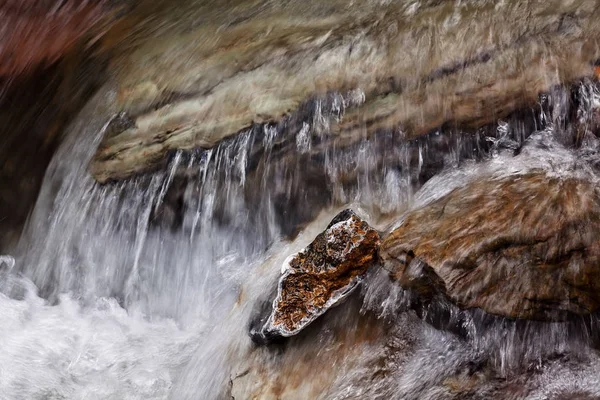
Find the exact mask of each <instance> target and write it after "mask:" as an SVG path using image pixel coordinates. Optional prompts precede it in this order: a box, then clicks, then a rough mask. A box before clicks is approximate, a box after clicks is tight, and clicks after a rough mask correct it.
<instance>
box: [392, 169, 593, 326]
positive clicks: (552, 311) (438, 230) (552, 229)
mask: <svg viewBox="0 0 600 400" xmlns="http://www.w3.org/2000/svg"><path fill="white" fill-rule="evenodd" d="M599 229H600V192H599V191H598V188H597V187H596V185H595V184H594V183H593V182H591V181H589V180H587V179H584V178H579V177H554V176H550V175H548V174H547V173H544V172H532V173H529V174H526V175H517V176H512V177H505V178H495V179H494V178H490V179H487V180H486V179H482V180H478V181H476V182H473V183H471V184H468V185H466V186H465V187H462V188H459V189H455V190H454V191H452V192H451V193H449V194H448V195H446V196H444V197H442V198H441V199H438V200H436V201H434V202H432V203H430V204H428V205H426V206H424V207H422V208H420V209H417V210H415V211H412V212H409V213H408V215H406V217H405V219H404V220H403V222H402V224H401V226H400V227H398V228H397V229H396V230H394V231H393V232H392V233H391V235H389V236H388V237H387V238H386V239H385V240H384V242H383V244H382V246H381V249H380V257H381V260H382V263H383V266H384V268H386V269H388V270H389V271H391V274H392V275H393V276H394V277H395V278H396V279H397V280H398V281H399V283H400V284H401V285H402V286H403V287H405V288H407V289H412V290H414V291H415V292H417V293H418V294H419V295H420V296H421V297H422V298H431V297H433V296H436V295H439V294H441V295H443V296H447V298H449V299H450V300H451V301H453V302H454V303H456V304H457V305H458V306H460V307H461V308H481V309H483V310H484V311H486V312H488V313H492V314H497V315H501V316H505V317H509V318H527V319H537V320H553V319H563V318H567V317H568V316H569V315H573V314H579V315H585V314H588V313H591V312H594V311H596V310H598V309H599V308H600V238H599V237H598V234H597V232H599Z"/></svg>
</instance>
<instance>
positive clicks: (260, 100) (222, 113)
mask: <svg viewBox="0 0 600 400" xmlns="http://www.w3.org/2000/svg"><path fill="white" fill-rule="evenodd" d="M534 3H535V2H531V3H514V4H513V3H507V4H499V5H498V6H497V7H490V6H489V4H487V3H485V2H484V3H481V2H477V1H468V2H464V3H461V4H460V5H453V6H452V7H450V8H449V3H446V2H432V4H430V5H429V6H423V7H416V8H415V9H414V10H412V11H409V9H407V8H406V7H407V6H406V4H405V3H404V2H386V4H385V5H383V4H382V5H381V7H376V8H373V7H370V6H369V5H366V4H365V5H362V4H361V5H359V4H357V3H356V2H350V1H349V0H339V1H336V2H335V4H334V3H331V4H330V3H328V5H327V7H326V9H323V6H322V2H321V1H316V0H311V1H308V2H303V3H302V4H297V5H294V4H291V3H290V4H289V6H286V7H284V8H283V9H282V8H281V7H279V6H276V5H275V4H276V3H273V4H269V3H268V2H267V3H265V4H264V8H261V12H255V13H249V14H246V13H244V12H243V10H244V9H246V6H251V4H252V2H250V1H247V0H240V5H242V4H244V7H240V8H239V10H238V9H237V7H234V8H235V9H236V10H235V11H234V10H233V9H232V7H231V6H230V5H229V3H224V4H223V5H219V6H216V5H215V7H217V8H216V9H214V10H213V9H212V7H211V9H210V10H209V9H207V10H205V12H202V13H200V14H199V15H194V18H201V19H205V21H204V22H203V23H199V22H197V23H194V26H192V27H190V28H189V29H188V30H186V32H185V34H182V33H181V32H170V33H168V34H167V33H166V32H165V34H161V37H160V38H156V40H147V41H146V44H145V45H143V46H140V47H139V48H138V49H136V51H133V52H129V53H128V54H127V56H126V57H124V59H123V60H121V62H120V65H121V66H122V71H121V72H120V74H119V76H118V79H117V81H116V82H115V84H116V86H117V88H116V90H117V93H118V96H117V97H118V98H119V101H118V107H119V108H122V109H123V110H125V111H127V112H129V113H130V114H132V117H133V118H135V127H132V128H130V129H127V130H126V131H124V132H122V133H120V134H119V135H115V136H112V137H108V136H107V137H105V140H103V141H102V143H101V144H100V146H99V147H98V151H97V152H96V154H95V156H94V157H93V159H92V160H91V164H90V171H91V173H92V175H93V176H94V177H95V179H96V180H98V181H99V182H107V181H112V180H120V179H126V178H129V177H131V176H133V175H135V174H138V173H143V172H146V171H148V170H152V169H154V168H156V167H159V166H161V165H162V163H163V162H164V160H165V158H166V157H167V156H168V154H169V152H170V151H172V150H186V149H193V148H204V149H207V148H213V147H214V146H215V145H218V143H220V142H221V141H222V140H224V139H225V138H228V137H231V136H234V135H236V134H238V133H239V132H244V131H245V130H247V129H248V128H249V127H251V126H253V125H255V124H262V123H273V124H278V123H286V121H287V120H288V119H289V117H290V116H292V118H293V115H294V114H295V113H299V112H300V111H301V109H302V107H303V105H304V104H306V103H307V102H308V101H309V99H311V98H315V97H317V98H318V97H319V96H322V95H324V94H325V93H329V92H337V93H341V94H343V93H346V92H348V91H351V92H356V93H358V92H360V96H359V97H360V99H359V101H351V100H350V99H348V98H344V99H343V100H342V101H338V102H337V104H336V109H337V110H338V112H336V113H333V114H330V115H327V114H326V113H323V115H321V116H320V118H319V119H318V120H317V121H306V122H307V123H312V122H318V123H319V124H321V125H323V129H322V131H323V132H329V133H330V134H331V135H333V136H335V137H338V138H340V140H342V141H344V142H345V144H346V145H350V144H352V143H356V142H357V141H359V140H360V139H361V138H364V137H373V136H374V135H376V134H377V133H378V132H380V131H381V130H389V131H392V132H395V135H396V136H398V137H399V138H405V137H406V138H416V137H419V136H421V135H424V134H427V133H428V132H430V131H432V130H435V129H438V128H439V127H441V126H443V125H444V124H448V125H452V126H461V127H466V128H470V129H475V128H479V127H480V126H482V125H485V124H488V123H491V122H493V121H497V120H498V119H499V118H505V117H506V116H507V115H509V114H511V113H512V112H514V111H515V110H519V109H529V108H535V107H536V106H537V104H538V102H539V99H538V94H539V93H541V92H546V91H548V90H549V88H551V87H552V86H554V85H558V84H563V83H570V82H573V81H576V80H577V79H579V78H581V77H591V76H593V74H594V70H593V68H592V65H591V61H592V60H594V59H597V58H598V51H597V49H596V46H595V45H592V44H591V43H595V38H596V37H597V36H598V29H599V27H598V26H596V24H593V23H591V21H595V20H596V19H597V17H598V13H599V12H600V11H599V10H598V9H597V7H596V6H595V2H594V1H582V2H575V3H565V2H551V3H548V2H545V3H535V4H534ZM350 4H351V5H352V6H351V7H350V6H349V5H350ZM223 8H225V9H223ZM409 8H411V7H409ZM450 9H453V10H455V11H453V13H455V15H463V16H466V15H471V14H477V16H478V21H479V23H478V24H475V25H473V24H472V23H471V22H472V21H471V18H470V17H461V18H458V19H457V20H456V21H455V22H454V23H452V24H447V23H445V22H442V21H443V20H440V21H437V22H433V25H432V21H431V20H430V17H429V16H430V15H440V16H442V15H447V14H446V13H448V11H449V10H450ZM237 12H242V14H241V15H238V16H237V17H234V15H233V14H235V13H237ZM407 13H409V14H410V15H411V17H410V18H409V20H410V24H407V23H406V18H407ZM413 13H414V14H413ZM190 15H193V14H192V13H190ZM299 15H302V21H303V23H302V24H301V25H298V23H297V18H298V16H299ZM522 15H530V16H531V18H530V19H528V21H527V26H526V27H523V26H522V24H523V22H522V18H521V16H522ZM565 16H569V17H568V18H567V17H565ZM448 17H449V16H448ZM444 18H446V17H444ZM499 21H501V23H499ZM182 24H183V22H182V21H178V23H177V24H173V25H174V26H181V25H182ZM432 26H436V27H437V28H439V29H438V30H435V34H434V31H432V30H431V29H432V28H431V27H432ZM574 27H585V28H582V29H573V28H574ZM490 29H491V31H490ZM497 29H500V30H501V32H502V35H496V34H495V32H496V30H497ZM415 32H419V34H418V35H417V34H415ZM464 32H469V33H468V35H465V34H464ZM490 32H492V33H493V34H490ZM496 36H498V37H502V40H493V41H490V38H493V37H496ZM423 37H431V38H435V40H434V42H435V43H437V45H436V46H433V47H431V48H429V49H430V50H429V51H423V48H424V47H423V44H422V43H421V42H420V40H421V39H419V38H423ZM248 38H253V40H252V41H248ZM457 38H460V40H457ZM541 44H543V45H541ZM584 44H585V45H584ZM437 46H441V47H440V48H439V49H438V48H437ZM572 46H576V47H578V48H579V47H580V48H581V49H580V51H577V52H565V51H564V50H563V49H565V48H569V47H572ZM442 48H443V51H440V49H442ZM149 59H151V60H153V61H152V63H148V60H149ZM548 59H553V60H555V62H553V63H548V62H547V60H548ZM365 71H368V73H365ZM248 88H252V90H248ZM354 89H360V91H359V90H354ZM342 114H343V115H342ZM341 116H343V118H341ZM313 125H314V124H313ZM313 128H314V126H313Z"/></svg>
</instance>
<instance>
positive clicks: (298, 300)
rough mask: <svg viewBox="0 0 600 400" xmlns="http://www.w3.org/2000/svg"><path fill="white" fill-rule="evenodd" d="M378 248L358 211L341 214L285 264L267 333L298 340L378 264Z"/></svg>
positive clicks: (377, 242)
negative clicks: (368, 270) (357, 213)
mask: <svg viewBox="0 0 600 400" xmlns="http://www.w3.org/2000/svg"><path fill="white" fill-rule="evenodd" d="M379 244H380V239H379V234H378V232H377V231H376V230H374V229H373V228H371V227H370V226H369V225H368V224H367V223H366V222H365V221H363V220H362V219H360V218H359V217H358V216H357V215H356V214H354V212H352V211H351V210H345V211H343V212H341V213H340V214H338V215H337V216H336V217H335V218H334V219H333V220H332V222H331V223H330V225H329V226H328V227H327V229H326V230H325V231H324V232H322V233H321V234H319V235H318V236H317V237H316V238H315V240H314V241H313V242H312V243H311V244H310V245H308V247H306V248H305V249H304V250H302V251H300V252H299V253H297V254H294V255H293V256H291V257H290V258H288V260H286V262H285V263H284V265H283V269H282V276H281V278H280V280H279V286H278V291H277V298H276V299H275V301H274V302H273V310H272V312H271V315H270V316H269V319H268V320H267V323H266V325H265V327H264V328H263V332H264V334H265V335H266V336H280V337H289V336H293V335H295V334H297V333H298V332H300V331H301V330H302V329H304V328H305V327H306V326H307V325H308V324H310V323H311V322H313V321H314V320H315V319H316V318H318V317H319V316H320V315H322V314H323V313H325V312H326V311H327V310H328V309H329V308H331V307H333V306H335V305H336V304H337V303H339V302H340V301H341V300H343V299H344V298H345V297H347V296H348V295H349V294H350V293H351V292H352V291H353V290H354V289H355V288H356V286H357V285H358V283H359V282H360V280H361V277H362V276H363V275H364V274H365V272H366V271H367V269H368V268H369V267H370V266H371V265H373V263H374V262H375V261H376V259H377V250H378V248H379Z"/></svg>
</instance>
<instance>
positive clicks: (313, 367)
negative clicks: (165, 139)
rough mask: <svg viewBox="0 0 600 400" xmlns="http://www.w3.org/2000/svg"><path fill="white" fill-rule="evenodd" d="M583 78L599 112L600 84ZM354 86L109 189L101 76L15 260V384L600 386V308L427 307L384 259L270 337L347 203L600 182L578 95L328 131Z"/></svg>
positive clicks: (300, 395) (176, 394)
mask: <svg viewBox="0 0 600 400" xmlns="http://www.w3.org/2000/svg"><path fill="white" fill-rule="evenodd" d="M580 90H581V91H582V93H583V94H584V97H583V98H585V100H586V102H582V104H581V109H580V110H579V112H580V118H582V119H584V118H585V117H586V113H587V112H589V110H590V109H591V108H592V107H594V106H598V103H599V99H600V93H599V92H598V89H597V87H596V86H595V84H593V83H591V82H586V83H583V84H582V86H581V89H580ZM357 93H358V94H360V92H354V93H353V95H357ZM336 96H339V98H338V101H337V102H336V101H333V102H330V106H328V107H326V106H323V104H325V103H320V102H319V101H315V102H314V103H312V105H311V111H310V112H309V113H308V114H307V116H306V117H304V119H303V120H302V121H301V122H302V123H301V124H296V125H291V127H290V126H287V127H282V126H277V125H269V124H256V125H255V126H253V127H251V128H249V129H248V130H246V131H244V132H242V133H240V134H238V135H236V136H235V137H233V138H231V139H226V140H224V141H223V142H221V143H220V144H219V145H218V146H216V147H215V148H213V149H211V150H203V151H200V150H197V151H186V152H176V153H173V154H172V156H171V159H170V163H169V166H168V167H167V168H166V169H164V170H159V171H156V172H153V173H149V174H145V175H141V176H138V177H134V178H132V179H130V180H126V181H123V182H119V183H110V184H106V185H100V184H98V183H96V182H95V181H94V180H93V178H92V177H91V176H90V174H89V172H88V170H87V166H88V163H89V160H90V158H91V157H92V155H93V153H94V151H95V149H96V148H97V146H98V143H99V142H100V140H101V139H102V136H103V133H104V129H105V128H106V126H107V123H108V122H109V120H110V119H111V118H112V117H113V116H114V115H115V111H116V110H115V109H114V107H113V106H112V104H113V103H114V97H115V93H114V92H112V91H111V89H110V87H108V88H105V89H103V90H101V91H100V92H99V93H98V94H97V95H96V96H95V97H94V99H93V100H92V101H90V103H89V104H88V105H87V106H86V107H85V109H84V110H83V111H82V112H81V114H80V115H79V116H78V117H77V119H76V120H75V122H74V123H73V124H72V125H71V126H70V128H69V133H68V136H67V139H66V140H65V141H64V142H63V143H62V145H61V147H60V149H59V150H58V151H57V153H56V154H55V156H54V158H53V160H52V162H51V164H50V166H49V168H48V170H47V172H46V176H45V178H44V183H43V187H42V189H41V192H40V194H39V197H38V201H37V204H36V206H35V209H34V211H33V213H32V215H31V216H30V218H29V221H28V224H27V228H26V230H25V232H24V234H23V236H22V238H21V241H20V243H19V244H18V246H16V247H15V248H14V249H12V251H11V252H10V254H6V255H3V256H2V257H0V321H2V323H1V324H0V343H2V351H0V399H7V400H8V399H10V400H13V399H15V400H16V399H167V398H170V399H177V400H180V399H182V400H183V399H221V398H232V397H233V398H235V399H242V398H253V396H257V398H284V399H454V398H473V399H488V398H514V399H522V398H527V399H532V400H533V399H561V398H565V399H567V398H582V399H588V398H589V399H592V398H600V374H598V371H599V370H600V357H599V356H598V354H597V351H596V350H595V349H594V346H595V345H596V342H595V341H596V338H595V335H597V333H598V332H599V331H600V330H599V325H598V321H597V320H596V317H589V318H588V319H586V320H583V319H582V320H581V321H575V322H570V323H529V324H526V323H515V322H511V321H506V320H503V319H500V318H492V319H490V318H488V317H486V316H483V315H482V314H481V313H480V312H478V311H473V312H467V313H463V312H459V311H458V310H456V309H454V308H453V306H450V305H438V307H441V309H431V310H425V314H427V313H431V315H432V316H431V318H428V317H427V315H420V316H417V313H415V311H414V310H411V309H410V307H409V303H410V296H411V295H410V294H409V293H407V292H405V291H403V290H402V289H401V288H399V287H398V286H397V285H396V284H394V283H393V282H391V281H390V280H389V278H388V276H387V274H386V273H385V272H384V271H382V270H381V269H379V268H375V269H374V270H373V271H371V272H370V273H369V276H368V277H367V279H366V281H365V282H364V284H363V287H362V288H361V290H360V291H359V292H357V293H356V294H355V295H354V296H353V297H351V298H350V299H348V301H347V302H346V303H344V304H343V305H341V306H340V307H338V308H336V309H335V310H332V312H330V313H328V315H327V316H326V317H325V318H323V319H322V320H321V321H319V322H317V323H315V324H314V325H313V326H311V327H310V329H309V330H307V331H306V332H305V333H303V334H302V335H300V336H299V337H297V338H294V339H291V340H290V341H288V342H287V343H286V344H284V345H282V346H280V347H275V348H272V347H260V346H257V345H255V344H254V343H252V341H251V339H250V337H249V335H248V330H249V326H250V324H251V321H252V319H253V317H254V315H255V313H256V312H257V310H258V309H260V307H261V304H263V303H264V302H265V301H269V299H271V298H272V294H273V290H274V288H275V285H276V281H277V278H278V276H279V273H280V268H281V264H282V262H283V260H284V259H285V258H287V257H288V256H289V255H290V254H292V253H294V252H296V251H298V250H300V249H301V248H303V247H304V246H305V245H307V244H308V243H310V242H311V241H312V239H313V238H314V237H315V236H316V235H317V234H318V233H319V232H321V231H322V230H323V229H324V228H325V227H326V226H327V224H328V222H329V221H330V219H331V218H332V217H333V216H334V215H335V214H336V212H337V211H339V210H340V209H342V208H345V207H352V208H353V209H354V210H356V211H357V212H358V213H359V214H361V215H362V216H363V217H365V219H367V220H368V221H369V222H370V223H371V224H372V225H374V226H376V227H377V228H378V229H380V230H382V231H388V230H389V229H390V228H391V227H392V226H393V224H394V223H396V222H397V220H398V218H400V217H401V215H402V213H403V212H405V211H406V210H407V209H410V208H411V207H417V206H419V205H424V204H427V203H429V202H431V201H433V200H434V199H436V198H439V197H441V196H443V195H444V194H446V193H448V192H450V191H451V190H452V189H454V188H457V187H461V186H463V185H465V184H466V183H467V182H470V181H472V180H476V179H479V178H480V177H483V176H490V175H494V176H500V175H518V174H524V173H526V172H528V171H531V170H533V169H542V170H546V171H549V172H550V173H552V174H555V175H556V176H559V177H563V176H570V175H573V174H578V176H583V177H585V178H586V179H596V178H595V176H596V175H595V174H596V162H597V160H598V157H597V152H596V151H597V146H598V143H597V140H596V139H595V138H591V137H590V138H588V140H587V142H585V143H583V145H582V147H581V148H579V149H571V148H568V147H565V146H564V145H563V144H562V143H564V142H565V140H564V136H565V135H569V134H572V133H569V132H567V131H566V130H565V129H564V127H562V126H561V123H560V121H561V118H562V117H563V116H564V114H565V113H567V111H566V110H565V109H563V108H561V104H560V102H559V101H558V100H559V99H561V98H563V97H564V96H563V97H561V96H560V95H559V93H558V92H557V93H555V94H554V95H553V96H554V97H553V100H554V104H553V106H552V107H546V105H545V103H544V101H546V100H547V99H541V100H540V102H541V106H540V109H539V110H537V111H536V112H539V115H533V113H532V116H531V118H529V119H528V123H527V124H523V123H522V120H520V121H514V120H511V119H510V118H508V119H506V120H503V121H499V122H498V123H497V124H494V126H493V127H492V128H488V129H487V130H485V129H484V130H481V131H478V132H475V133H469V135H467V134H464V133H463V132H460V131H450V130H448V131H442V130H440V131H435V132H431V133H430V134H428V135H426V136H425V137H422V138H419V139H414V140H400V139H398V138H396V137H395V136H393V135H390V134H389V133H385V132H382V133H381V134H377V135H375V136H372V137H367V136H366V135H365V136H364V137H362V138H360V140H358V141H357V142H356V143H354V144H353V145H352V146H344V145H342V144H341V142H338V141H336V140H337V139H336V138H329V137H327V129H326V128H327V121H329V120H331V119H336V118H338V119H339V118H343V108H344V104H345V103H347V102H348V101H349V100H348V99H347V98H344V97H343V95H341V94H339V95H336ZM359 97H360V96H359ZM334 100H335V98H334ZM331 104H334V105H336V106H335V107H333V106H331ZM516 150H518V151H516ZM491 212H493V210H490V213H491ZM444 307H446V308H445V309H444ZM440 315H442V316H444V317H443V318H442V319H444V318H445V321H446V322H442V323H441V327H440V324H438V325H437V326H436V324H435V321H434V320H436V318H438V317H439V316H440ZM448 321H449V322H448ZM453 324H454V325H459V329H458V330H459V331H460V332H458V333H457V330H456V329H453V328H451V327H450V326H451V325H453ZM457 377H458V378H457ZM465 377H466V378H465ZM459 378H460V379H459ZM465 382H467V383H465ZM465 385H472V388H465ZM467 389H469V390H467ZM464 392H469V396H470V397H460V396H461V393H464ZM574 395H579V396H581V397H568V396H574ZM561 396H564V397H561Z"/></svg>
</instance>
